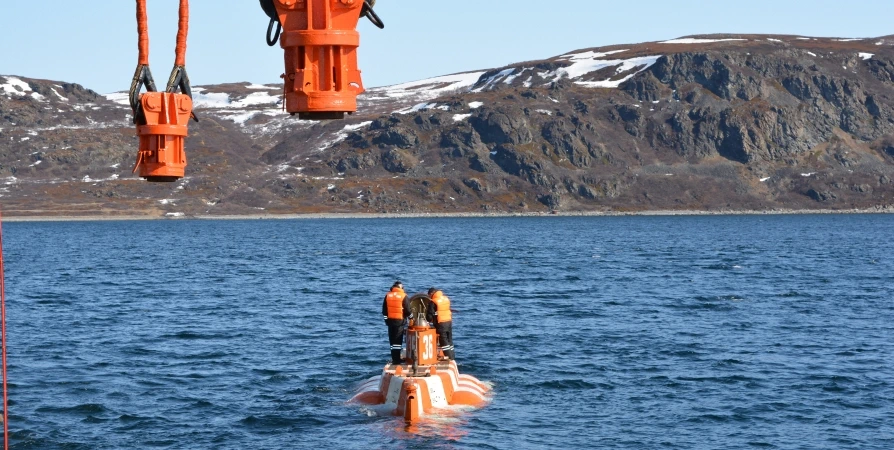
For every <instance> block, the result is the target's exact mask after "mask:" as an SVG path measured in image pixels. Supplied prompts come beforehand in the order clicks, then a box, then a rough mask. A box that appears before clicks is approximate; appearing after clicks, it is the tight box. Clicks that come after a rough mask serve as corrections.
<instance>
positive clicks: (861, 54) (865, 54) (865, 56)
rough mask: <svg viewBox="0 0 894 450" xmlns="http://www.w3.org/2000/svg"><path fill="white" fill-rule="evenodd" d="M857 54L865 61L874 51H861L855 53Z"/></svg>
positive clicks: (870, 57)
mask: <svg viewBox="0 0 894 450" xmlns="http://www.w3.org/2000/svg"><path fill="white" fill-rule="evenodd" d="M857 55H859V56H860V58H863V61H866V60H867V59H872V57H873V56H875V53H862V52H861V53H857Z"/></svg>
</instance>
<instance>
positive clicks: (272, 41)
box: [260, 0, 385, 47]
mask: <svg viewBox="0 0 894 450" xmlns="http://www.w3.org/2000/svg"><path fill="white" fill-rule="evenodd" d="M260 2H261V8H262V9H263V10H264V13H265V14H267V17H269V18H270V23H269V24H268V25H267V45H269V46H271V47H273V46H274V45H276V42H277V41H279V35H280V34H281V33H282V23H281V22H280V21H279V15H278V14H277V13H276V6H275V5H274V4H273V0H260ZM375 5H376V0H363V9H362V10H360V17H366V18H367V19H369V21H370V22H372V24H373V25H375V26H376V27H378V28H379V29H383V28H385V22H382V19H381V18H379V15H378V14H376V12H375V11H374V10H373V6H375ZM274 25H276V31H274V30H273V26H274Z"/></svg>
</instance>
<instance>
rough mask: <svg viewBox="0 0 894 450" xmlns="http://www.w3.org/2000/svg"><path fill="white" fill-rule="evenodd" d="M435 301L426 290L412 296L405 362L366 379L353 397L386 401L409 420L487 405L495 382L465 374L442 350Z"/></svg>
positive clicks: (356, 400) (384, 403)
mask: <svg viewBox="0 0 894 450" xmlns="http://www.w3.org/2000/svg"><path fill="white" fill-rule="evenodd" d="M430 302H431V299H430V298H429V297H428V296H427V295H425V294H416V295H414V296H413V297H412V298H410V301H409V305H410V316H409V326H408V327H407V330H406V343H407V350H406V354H405V357H404V361H403V363H401V364H393V363H389V364H386V365H385V367H384V369H382V374H381V375H377V376H374V377H372V378H370V379H368V380H366V381H364V382H363V383H361V385H360V387H359V388H358V389H357V394H356V395H355V396H354V397H353V398H352V399H351V402H353V403H361V404H365V405H380V407H381V408H382V409H383V410H385V411H388V412H389V413H390V414H392V415H395V416H403V418H404V419H405V420H406V421H407V422H408V423H412V422H416V421H419V420H420V419H422V418H424V417H425V416H426V415H431V414H433V413H436V411H437V410H447V409H449V408H450V407H452V406H470V407H481V406H484V405H485V404H487V402H488V401H489V398H488V395H487V394H488V392H489V391H490V387H489V386H488V385H487V384H485V383H483V382H481V381H479V380H478V379H477V378H475V377H473V376H470V375H463V374H460V373H459V370H458V369H457V366H456V361H453V360H451V359H448V358H446V357H445V356H444V355H443V352H441V351H438V349H437V343H438V334H437V331H436V330H435V329H434V328H433V327H432V326H431V323H430V321H429V320H427V319H426V311H428V310H429V304H430Z"/></svg>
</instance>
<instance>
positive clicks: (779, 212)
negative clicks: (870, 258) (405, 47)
mask: <svg viewBox="0 0 894 450" xmlns="http://www.w3.org/2000/svg"><path fill="white" fill-rule="evenodd" d="M845 214H894V206H886V207H875V208H868V209H834V210H833V209H774V210H741V211H736V210H717V211H700V210H656V211H561V212H552V213H395V214H381V213H322V214H317V213H308V214H249V215H232V216H208V215H196V216H177V217H162V216H133V215H130V216H128V215H122V216H13V217H3V218H2V221H3V222H89V221H135V220H333V219H438V218H507V217H620V216H787V215H845Z"/></svg>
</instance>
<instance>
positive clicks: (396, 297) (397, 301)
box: [385, 287, 407, 320]
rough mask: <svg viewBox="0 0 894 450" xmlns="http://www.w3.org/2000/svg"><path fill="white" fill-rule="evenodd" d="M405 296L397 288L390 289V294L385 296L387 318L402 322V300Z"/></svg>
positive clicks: (402, 291)
mask: <svg viewBox="0 0 894 450" xmlns="http://www.w3.org/2000/svg"><path fill="white" fill-rule="evenodd" d="M406 297H407V294H405V293H404V290H403V289H401V288H398V287H394V288H391V292H389V293H388V295H386V296H385V303H386V304H387V305H388V318H389V319H398V320H404V298H406Z"/></svg>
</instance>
